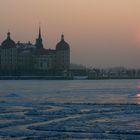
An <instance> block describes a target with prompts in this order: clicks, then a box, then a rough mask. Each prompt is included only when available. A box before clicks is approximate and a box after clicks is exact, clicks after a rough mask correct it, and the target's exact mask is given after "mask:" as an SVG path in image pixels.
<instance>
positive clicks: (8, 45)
mask: <svg viewBox="0 0 140 140" xmlns="http://www.w3.org/2000/svg"><path fill="white" fill-rule="evenodd" d="M1 46H2V48H5V49H6V48H15V47H16V43H15V42H14V41H13V40H12V39H11V37H10V32H8V33H7V39H6V40H4V41H3V42H2V44H1Z"/></svg>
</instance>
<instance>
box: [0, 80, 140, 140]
mask: <svg viewBox="0 0 140 140" xmlns="http://www.w3.org/2000/svg"><path fill="white" fill-rule="evenodd" d="M0 139H13V140H16V139H17V140H19V139H21V140H26V139H35V140H38V139H39V140H46V139H49V140H55V139H56V140H59V139H60V140H63V139H66V140H67V139H70V140H71V139H95V140H96V139H97V140H101V139H102V140H118V139H120V140H121V139H124V140H138V139H140V81H139V80H120V81H119V80H100V81H85V80H83V81H78V80H77V81H63V80H62V81H43V80H42V81H39V80H38V81H24V80H23V81H14V80H13V81H0Z"/></svg>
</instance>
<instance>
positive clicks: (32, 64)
mask: <svg viewBox="0 0 140 140" xmlns="http://www.w3.org/2000/svg"><path fill="white" fill-rule="evenodd" d="M69 69H70V46H69V44H68V43H67V42H66V41H65V39H64V35H63V34H62V35H61V40H60V42H58V43H57V45H56V48H55V49H46V48H45V47H44V45H43V41H42V36H41V29H40V28H39V34H38V37H37V39H36V42H35V44H31V43H30V42H28V43H21V42H17V43H15V41H13V40H12V39H11V35H10V32H8V33H7V38H6V39H5V40H4V41H3V42H2V43H1V46H0V75H2V76H3V75H6V76H10V75H19V76H20V75H45V76H57V75H59V76H61V75H64V74H67V73H68V72H69Z"/></svg>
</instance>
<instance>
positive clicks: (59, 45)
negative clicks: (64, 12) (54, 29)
mask: <svg viewBox="0 0 140 140" xmlns="http://www.w3.org/2000/svg"><path fill="white" fill-rule="evenodd" d="M56 50H69V44H68V43H67V42H66V41H65V40H64V35H63V34H62V35H61V41H60V42H58V43H57V45H56Z"/></svg>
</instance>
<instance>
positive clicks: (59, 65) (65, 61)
mask: <svg viewBox="0 0 140 140" xmlns="http://www.w3.org/2000/svg"><path fill="white" fill-rule="evenodd" d="M69 68H70V46H69V44H68V43H67V42H66V41H65V39H64V35H63V34H62V35H61V40H60V42H59V43H57V45H56V69H57V70H58V71H68V70H69Z"/></svg>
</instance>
